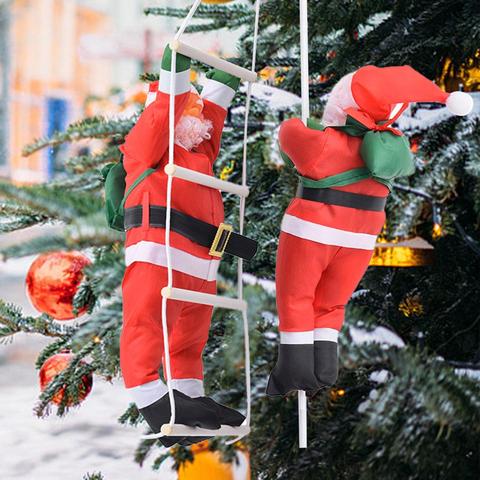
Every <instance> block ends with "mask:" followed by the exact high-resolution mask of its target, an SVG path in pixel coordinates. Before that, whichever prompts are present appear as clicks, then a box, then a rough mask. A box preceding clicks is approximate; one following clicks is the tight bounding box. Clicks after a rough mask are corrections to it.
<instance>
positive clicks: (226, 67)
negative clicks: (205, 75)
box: [170, 40, 257, 82]
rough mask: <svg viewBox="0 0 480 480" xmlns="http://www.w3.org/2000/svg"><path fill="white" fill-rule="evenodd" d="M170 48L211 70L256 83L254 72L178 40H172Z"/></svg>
mask: <svg viewBox="0 0 480 480" xmlns="http://www.w3.org/2000/svg"><path fill="white" fill-rule="evenodd" d="M170 48H171V49H172V50H175V51H176V52H178V53H181V54H182V55H185V56H187V57H190V58H193V59H195V60H198V61H199V62H202V63H205V64H206V65H210V66H211V67H213V68H218V69H219V70H222V71H223V72H227V73H230V74H231V75H234V76H235V77H238V78H241V79H242V80H245V81H247V82H256V81H257V74H256V73H255V72H252V71H251V70H247V69H246V68H242V67H239V66H238V65H235V64H234V63H231V62H227V61H226V60H223V59H222V58H218V57H215V56H213V55H209V54H208V53H205V52H202V50H199V49H198V48H195V47H192V46H190V45H187V44H186V43H183V42H181V41H180V40H174V41H173V42H171V43H170Z"/></svg>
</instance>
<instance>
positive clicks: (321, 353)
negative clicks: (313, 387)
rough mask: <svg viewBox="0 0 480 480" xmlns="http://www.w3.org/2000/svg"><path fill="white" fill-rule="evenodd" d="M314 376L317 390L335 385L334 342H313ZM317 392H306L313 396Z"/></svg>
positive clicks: (335, 359) (336, 355)
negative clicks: (316, 381)
mask: <svg viewBox="0 0 480 480" xmlns="http://www.w3.org/2000/svg"><path fill="white" fill-rule="evenodd" d="M314 348H315V376H316V377H317V380H318V383H319V388H318V389H317V391H318V390H319V389H320V388H328V387H331V386H332V385H334V384H335V382H336V381H337V378H338V344H337V343H336V342H328V341H324V340H322V341H316V342H315V347H314ZM317 391H310V392H308V394H309V396H313V395H315V394H316V393H317Z"/></svg>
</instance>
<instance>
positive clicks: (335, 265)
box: [276, 232, 372, 332]
mask: <svg viewBox="0 0 480 480" xmlns="http://www.w3.org/2000/svg"><path fill="white" fill-rule="evenodd" d="M371 257H372V250H361V249H355V248H346V247H338V246H330V245H324V244H321V243H317V242H314V241H311V240H305V239H303V238H299V237H296V236H293V235H290V234H288V233H285V232H281V234H280V244H279V248H278V254H277V270H276V285H277V308H278V314H279V319H280V332H310V331H313V330H314V329H318V328H321V329H323V328H329V329H335V330H338V331H339V330H340V329H341V328H342V324H343V320H344V313H345V305H346V304H347V302H348V301H349V299H350V297H351V295H352V293H353V292H354V290H355V288H356V287H357V285H358V283H359V282H360V280H361V279H362V276H363V274H364V273H365V270H366V269H367V267H368V264H369V262H370V259H371Z"/></svg>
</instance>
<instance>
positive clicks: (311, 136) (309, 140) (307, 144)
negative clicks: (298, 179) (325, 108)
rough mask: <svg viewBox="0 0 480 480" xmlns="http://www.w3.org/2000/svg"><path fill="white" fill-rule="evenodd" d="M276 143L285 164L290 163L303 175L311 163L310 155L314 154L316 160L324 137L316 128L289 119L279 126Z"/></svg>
mask: <svg viewBox="0 0 480 480" xmlns="http://www.w3.org/2000/svg"><path fill="white" fill-rule="evenodd" d="M278 141H279V146H280V153H281V155H282V158H283V160H284V161H285V163H287V164H288V163H289V162H290V163H292V164H293V165H295V168H296V169H297V171H298V172H299V173H300V174H302V175H304V174H305V172H306V170H307V169H308V167H309V164H310V162H312V161H313V158H312V157H313V155H312V153H313V152H315V157H316V158H318V154H319V153H320V151H321V150H323V147H324V145H325V141H326V135H325V132H323V131H321V130H320V129H318V128H312V127H310V126H308V127H307V126H305V124H304V123H303V122H302V121H301V120H300V119H299V118H291V119H290V120H286V121H285V122H283V123H282V125H281V126H280V132H279V134H278Z"/></svg>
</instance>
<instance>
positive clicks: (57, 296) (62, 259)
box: [26, 252, 91, 320]
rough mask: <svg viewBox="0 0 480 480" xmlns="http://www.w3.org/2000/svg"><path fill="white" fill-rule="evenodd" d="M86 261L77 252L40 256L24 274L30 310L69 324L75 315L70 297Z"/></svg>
mask: <svg viewBox="0 0 480 480" xmlns="http://www.w3.org/2000/svg"><path fill="white" fill-rule="evenodd" d="M90 263H91V262H90V260H89V259H88V258H87V257H86V256H85V255H83V254H82V253H80V252H50V253H44V254H42V255H40V256H39V257H38V258H37V259H36V260H35V261H34V262H33V263H32V265H31V266H30V269H29V270H28V273H27V278H26V284H27V293H28V296H29V298H30V301H31V302H32V304H33V306H34V307H35V308H36V309H37V310H39V311H40V312H42V313H46V314H48V315H50V316H51V317H53V318H55V319H57V320H71V319H73V318H75V317H79V316H80V315H83V314H84V313H85V312H86V308H83V309H81V310H79V311H77V313H76V314H75V313H74V311H73V297H74V296H75V294H76V293H77V289H78V285H79V284H80V282H81V281H82V279H83V276H84V274H83V269H84V267H85V266H86V265H89V264H90Z"/></svg>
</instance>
